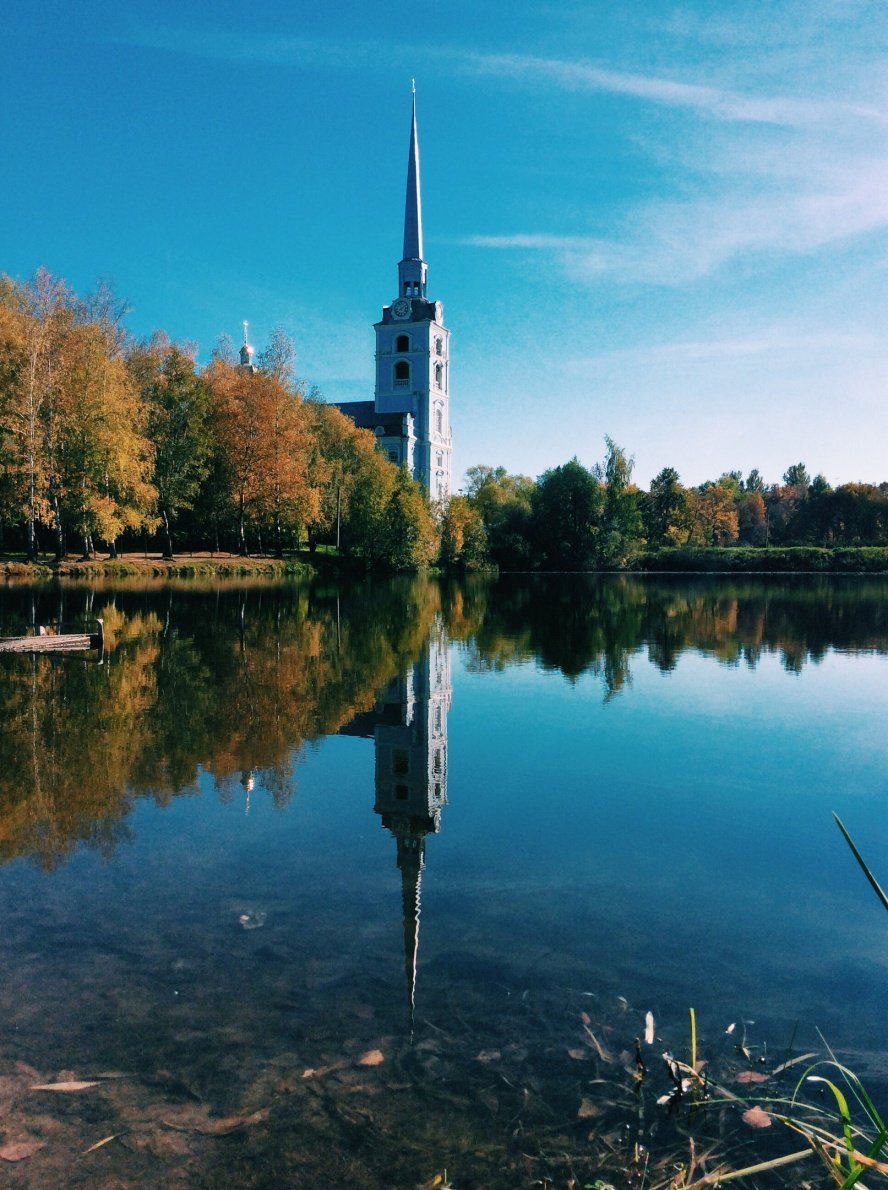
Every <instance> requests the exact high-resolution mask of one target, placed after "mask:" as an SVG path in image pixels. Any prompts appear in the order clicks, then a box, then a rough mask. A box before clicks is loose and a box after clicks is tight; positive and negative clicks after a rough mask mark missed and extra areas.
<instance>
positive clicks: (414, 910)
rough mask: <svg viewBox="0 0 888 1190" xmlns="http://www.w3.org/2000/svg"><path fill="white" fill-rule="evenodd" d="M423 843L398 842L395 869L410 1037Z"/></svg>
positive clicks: (420, 841)
mask: <svg viewBox="0 0 888 1190" xmlns="http://www.w3.org/2000/svg"><path fill="white" fill-rule="evenodd" d="M424 866H425V839H424V838H423V836H422V835H420V836H419V837H418V838H417V837H413V838H410V837H407V838H404V837H403V836H402V837H399V838H398V867H399V868H400V869H401V912H402V914H403V918H404V975H405V976H406V979H407V1015H408V1017H409V1019H410V1036H411V1038H412V1037H413V1020H414V1014H415V1012H416V962H417V959H418V958H419V914H420V897H421V894H422V870H423V867H424Z"/></svg>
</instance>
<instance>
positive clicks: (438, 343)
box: [435, 339, 444, 355]
mask: <svg viewBox="0 0 888 1190" xmlns="http://www.w3.org/2000/svg"><path fill="white" fill-rule="evenodd" d="M443 354H444V340H443V339H436V340H435V355H443Z"/></svg>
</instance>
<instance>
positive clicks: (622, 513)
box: [598, 437, 642, 565]
mask: <svg viewBox="0 0 888 1190" xmlns="http://www.w3.org/2000/svg"><path fill="white" fill-rule="evenodd" d="M604 442H605V446H606V448H607V455H606V457H605V461H604V467H603V468H601V469H600V470H599V478H601V479H603V480H604V485H605V489H604V510H603V516H602V525H601V532H600V534H599V538H598V552H599V556H600V559H601V561H602V562H604V563H605V564H606V565H614V564H617V565H619V564H622V563H623V562H625V560H626V558H627V557H628V555H629V554H630V553H631V551H632V549H633V547H634V546H636V545H637V544H638V540H639V538H640V536H641V527H642V521H641V510H640V508H639V499H638V492H637V490H636V489H635V488H634V487H633V486H632V468H633V466H634V460H633V459H632V458H631V457H630V456H628V455H627V454H626V452H625V451H624V450H623V448H622V447H621V446H618V445H617V444H616V442H614V440H613V439H612V438H610V437H605V440H604Z"/></svg>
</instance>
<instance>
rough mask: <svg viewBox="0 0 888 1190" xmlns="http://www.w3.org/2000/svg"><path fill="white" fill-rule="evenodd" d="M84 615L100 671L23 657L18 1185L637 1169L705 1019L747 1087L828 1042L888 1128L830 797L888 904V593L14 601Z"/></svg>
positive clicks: (10, 696) (9, 673)
mask: <svg viewBox="0 0 888 1190" xmlns="http://www.w3.org/2000/svg"><path fill="white" fill-rule="evenodd" d="M84 615H102V616H103V618H104V621H105V626H106V634H107V638H108V649H107V651H106V654H105V657H104V660H103V663H102V664H101V665H98V664H94V663H88V662H84V661H81V660H78V659H73V658H69V659H63V658H58V657H56V658H51V657H39V658H21V657H17V658H12V657H8V656H7V657H2V658H0V724H2V737H0V863H2V866H0V920H2V922H3V929H2V932H0V961H2V967H0V970H2V976H0V1021H2V1030H0V1129H2V1140H0V1144H3V1143H7V1144H8V1143H13V1142H22V1143H24V1144H26V1145H28V1144H30V1145H36V1144H38V1143H39V1144H40V1145H41V1147H40V1148H39V1149H36V1148H35V1149H34V1151H33V1154H32V1155H31V1156H29V1157H27V1158H26V1159H24V1160H22V1161H19V1162H16V1163H8V1164H7V1165H6V1167H5V1168H3V1170H2V1174H0V1177H5V1178H7V1180H10V1181H11V1184H14V1185H29V1186H30V1185H34V1186H42V1185H101V1186H105V1185H107V1186H111V1185H114V1186H127V1185H134V1186H135V1185H158V1186H175V1185H220V1186H221V1185H223V1184H226V1185H232V1184H234V1185H249V1186H276V1185H286V1184H292V1185H305V1186H322V1185H323V1186H327V1185H329V1186H338V1185H347V1186H373V1187H375V1186H413V1185H417V1184H419V1183H421V1182H423V1181H426V1180H429V1179H433V1178H434V1177H435V1176H436V1175H438V1174H441V1175H443V1173H444V1170H445V1168H446V1170H447V1173H448V1176H449V1178H450V1179H452V1181H453V1183H454V1185H456V1186H460V1187H462V1186H474V1185H478V1186H499V1185H502V1186H520V1185H533V1184H537V1183H539V1182H540V1181H541V1180H542V1179H544V1178H545V1177H551V1178H553V1179H554V1184H556V1185H566V1184H568V1179H569V1177H570V1176H572V1175H573V1174H575V1175H576V1176H577V1177H578V1178H579V1184H580V1185H582V1184H584V1178H587V1179H589V1180H590V1181H592V1180H594V1176H598V1174H599V1173H601V1172H604V1173H605V1174H607V1176H608V1177H609V1178H613V1180H614V1181H615V1182H616V1183H619V1184H622V1183H621V1182H620V1177H621V1174H620V1169H621V1168H622V1169H624V1170H625V1168H626V1154H627V1153H628V1152H630V1151H631V1149H632V1146H634V1144H635V1142H636V1141H638V1142H640V1143H641V1144H643V1145H644V1147H645V1149H647V1150H648V1152H649V1153H650V1160H651V1161H652V1162H653V1163H654V1164H656V1162H657V1161H662V1162H666V1161H667V1160H669V1161H671V1160H673V1159H674V1154H675V1151H676V1146H677V1145H679V1144H681V1145H684V1146H686V1143H687V1142H686V1141H685V1140H684V1139H683V1138H684V1136H685V1133H686V1132H687V1121H684V1120H682V1119H681V1118H675V1117H674V1116H669V1115H668V1113H666V1112H665V1111H664V1110H663V1109H657V1107H656V1103H655V1101H656V1099H657V1097H658V1096H659V1095H660V1094H661V1093H662V1092H663V1091H664V1089H666V1090H668V1082H667V1081H665V1074H664V1072H663V1071H661V1069H660V1067H661V1066H662V1063H661V1062H660V1059H659V1054H660V1053H662V1051H663V1050H664V1049H667V1048H669V1049H672V1050H674V1051H675V1052H676V1053H681V1054H682V1055H683V1056H685V1057H686V1056H687V1053H686V1051H687V1047H688V1027H687V1011H688V1007H689V1006H690V1005H694V1006H695V1008H696V1012H697V1017H698V1021H699V1030H700V1047H701V1051H702V1052H703V1054H704V1056H705V1057H706V1058H707V1061H709V1062H710V1066H711V1069H713V1070H714V1071H718V1072H719V1077H720V1078H723V1079H725V1080H727V1079H730V1078H732V1077H733V1076H734V1075H735V1074H736V1073H738V1072H740V1071H742V1070H743V1069H746V1068H748V1067H749V1065H750V1062H751V1063H752V1065H753V1066H754V1067H755V1068H756V1069H759V1070H766V1071H767V1070H769V1069H771V1068H772V1067H773V1064H774V1063H775V1062H776V1061H779V1060H782V1058H783V1057H785V1056H786V1054H787V1053H788V1052H789V1051H790V1049H791V1052H792V1054H798V1053H800V1052H803V1051H804V1050H808V1049H811V1050H818V1051H822V1049H823V1043H822V1041H821V1040H820V1038H819V1037H818V1034H817V1029H820V1030H822V1032H823V1034H824V1036H825V1037H826V1039H827V1040H828V1041H829V1042H830V1044H831V1045H833V1046H834V1047H835V1048H836V1049H837V1050H838V1051H840V1053H841V1055H842V1056H843V1058H844V1059H845V1060H847V1061H848V1062H849V1064H851V1065H853V1066H854V1067H855V1068H856V1069H857V1070H859V1071H860V1072H861V1073H862V1074H863V1075H864V1077H865V1078H866V1079H867V1081H868V1083H869V1084H870V1086H871V1089H873V1090H874V1091H875V1092H876V1094H877V1095H880V1096H881V1098H882V1100H883V1103H884V1099H885V1097H886V1096H885V1090H886V1087H888V1053H886V1042H885V1016H886V1013H885V1009H886V1003H888V1001H886V976H888V948H886V931H885V922H884V920H883V918H884V913H883V911H882V910H881V909H880V907H879V905H878V903H877V901H876V899H875V897H873V895H872V893H871V891H870V889H869V888H868V886H867V885H866V883H865V881H864V880H863V877H862V875H861V873H860V872H859V870H858V869H857V868H856V866H855V864H854V861H853V859H852V857H851V856H850V853H849V852H848V850H847V848H846V846H845V844H844V843H843V842H842V840H841V837H840V836H839V834H838V832H837V830H836V828H835V825H834V823H833V821H832V817H831V812H832V811H834V810H835V811H837V812H838V813H839V814H840V815H841V816H842V817H843V819H844V820H845V822H846V824H847V826H848V827H849V829H850V830H851V832H852V834H853V835H854V836H855V838H856V839H857V840H858V842H859V844H860V846H861V849H862V850H863V852H864V854H865V855H866V856H867V858H868V860H869V861H870V863H871V865H872V866H873V867H874V868H875V869H876V871H877V872H881V873H882V876H883V878H884V879H888V816H886V792H888V730H886V728H888V582H886V581H885V580H881V579H872V578H847V579H827V578H818V579H806V578H802V577H799V578H793V579H789V578H782V577H773V578H770V579H767V580H766V579H754V578H753V579H745V578H744V579H738V580H728V579H721V578H710V579H663V578H658V579H629V578H625V579H614V578H601V579H594V578H586V577H563V578H561V577H558V578H550V579H530V578H517V577H516V578H512V579H505V578H504V579H502V580H500V581H498V582H496V583H483V582H476V583H475V582H473V583H467V584H463V585H458V584H449V583H447V584H438V583H434V582H430V581H420V580H416V581H407V580H404V581H399V582H392V583H365V584H356V585H354V586H351V587H348V588H343V589H341V590H336V589H333V588H330V589H325V588H323V587H318V586H316V587H314V588H312V589H308V588H305V587H298V586H282V587H275V586H245V587H238V586H232V585H228V586H224V587H212V588H209V587H208V588H203V587H200V586H196V585H193V584H192V585H183V586H180V587H168V586H162V587H150V588H145V587H139V586H135V587H131V588H127V587H116V588H115V587H107V588H104V587H103V588H99V589H95V590H90V589H87V588H85V587H83V586H79V585H72V586H69V587H64V588H50V587H42V588H39V589H32V588H26V587H7V588H6V589H4V590H2V592H0V631H2V632H10V631H14V630H16V629H17V628H20V627H21V626H22V625H23V624H25V623H28V622H31V623H33V622H47V621H50V620H55V619H61V620H63V621H66V622H69V621H73V620H77V619H78V618H79V617H82V616H84ZM884 879H883V882H884ZM649 1010H650V1011H652V1012H653V1014H654V1017H655V1021H656V1030H657V1042H656V1044H655V1045H654V1046H652V1047H645V1052H646V1054H647V1055H648V1056H647V1061H648V1064H649V1068H650V1075H649V1078H648V1080H647V1082H646V1084H645V1086H644V1087H643V1088H642V1091H641V1093H640V1094H639V1093H636V1092H635V1091H634V1090H633V1081H632V1076H631V1071H632V1067H633V1064H634V1063H633V1058H632V1051H633V1044H634V1038H635V1036H636V1035H637V1034H640V1033H643V1031H644V1020H645V1013H646V1012H647V1011H649ZM582 1014H585V1017H584V1016H583V1015H582ZM731 1024H733V1025H734V1026H735V1029H734V1030H733V1032H732V1033H730V1034H728V1033H726V1032H725V1030H726V1029H727V1028H728V1026H729V1025H731ZM590 1038H591V1039H592V1040H591V1041H590ZM738 1040H739V1041H745V1043H746V1046H747V1049H748V1051H749V1058H747V1057H746V1056H744V1055H743V1054H740V1053H738V1051H737V1047H736V1044H735V1043H736V1042H737V1041H738ZM376 1051H378V1053H377V1052H376ZM368 1055H369V1056H368ZM380 1057H381V1058H382V1061H380ZM759 1059H764V1061H759ZM362 1060H363V1064H362ZM802 1069H804V1067H801V1066H800V1067H798V1068H797V1069H794V1070H793V1072H792V1073H793V1074H797V1073H798V1072H799V1071H800V1070H802ZM108 1073H111V1074H117V1075H124V1076H125V1077H118V1078H112V1079H107V1080H104V1081H102V1082H101V1085H100V1086H99V1087H98V1088H90V1089H87V1090H84V1091H81V1092H73V1093H70V1094H64V1093H51V1092H33V1091H31V1090H30V1089H29V1088H30V1087H31V1086H33V1085H34V1084H35V1083H45V1082H51V1081H56V1080H59V1078H61V1079H63V1080H71V1079H77V1080H88V1079H89V1076H90V1075H96V1074H108ZM789 1085H790V1086H791V1085H792V1083H791V1082H790V1084H789ZM747 1089H748V1088H744V1087H737V1088H735V1090H737V1091H738V1092H739V1093H746V1091H747ZM578 1113H579V1114H578ZM738 1114H739V1113H737V1112H732V1113H731V1112H728V1110H727V1109H725V1110H723V1111H721V1113H720V1114H718V1115H717V1118H714V1119H707V1120H706V1121H705V1123H703V1124H701V1127H702V1128H703V1130H704V1132H706V1134H707V1135H708V1136H709V1138H710V1139H711V1141H712V1144H713V1145H714V1146H716V1145H721V1146H723V1148H724V1151H725V1152H726V1153H730V1155H731V1160H732V1161H736V1162H742V1161H744V1160H750V1159H753V1158H755V1157H756V1156H757V1155H759V1154H761V1153H765V1154H766V1155H768V1154H771V1155H772V1154H774V1153H778V1152H788V1151H790V1150H792V1149H794V1148H798V1147H799V1145H798V1143H793V1140H792V1138H790V1137H788V1135H782V1136H778V1135H777V1132H778V1129H777V1128H773V1129H772V1130H771V1133H770V1134H768V1136H767V1137H766V1139H765V1140H764V1141H763V1140H762V1139H761V1137H760V1136H759V1135H755V1136H753V1135H752V1134H751V1132H750V1130H749V1129H744V1126H743V1125H742V1124H739V1125H737V1122H736V1120H735V1118H734V1117H735V1116H737V1115H738ZM711 1115H712V1113H710V1116H711ZM707 1130H708V1131H707ZM111 1135H115V1136H116V1139H115V1140H114V1141H111V1142H109V1143H108V1144H107V1145H105V1146H103V1147H102V1148H101V1149H99V1150H96V1151H95V1152H93V1153H91V1154H87V1155H83V1151H84V1150H85V1149H86V1148H87V1147H88V1146H90V1145H91V1144H94V1143H95V1142H97V1141H99V1140H102V1139H104V1138H105V1137H107V1136H111ZM800 1168H801V1167H800ZM811 1173H812V1174H813V1169H812V1170H811ZM798 1177H801V1174H799V1175H798ZM790 1180H791V1179H790ZM429 1184H430V1185H431V1184H432V1183H431V1181H430V1182H429ZM794 1184H798V1183H794Z"/></svg>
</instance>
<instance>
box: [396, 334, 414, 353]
mask: <svg viewBox="0 0 888 1190" xmlns="http://www.w3.org/2000/svg"><path fill="white" fill-rule="evenodd" d="M409 350H410V336H409V335H398V337H397V339H395V351H409Z"/></svg>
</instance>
